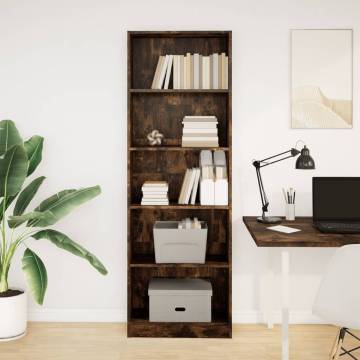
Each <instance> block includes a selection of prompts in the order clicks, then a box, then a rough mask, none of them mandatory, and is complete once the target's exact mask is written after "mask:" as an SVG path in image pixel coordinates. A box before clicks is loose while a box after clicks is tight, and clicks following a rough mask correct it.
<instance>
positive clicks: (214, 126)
mask: <svg viewBox="0 0 360 360" xmlns="http://www.w3.org/2000/svg"><path fill="white" fill-rule="evenodd" d="M184 129H217V123H209V122H202V123H186V124H184Z"/></svg>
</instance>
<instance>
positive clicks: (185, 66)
mask: <svg viewBox="0 0 360 360" xmlns="http://www.w3.org/2000/svg"><path fill="white" fill-rule="evenodd" d="M183 75H184V79H183V83H184V86H183V89H187V87H186V84H187V57H186V55H184V72H183Z"/></svg>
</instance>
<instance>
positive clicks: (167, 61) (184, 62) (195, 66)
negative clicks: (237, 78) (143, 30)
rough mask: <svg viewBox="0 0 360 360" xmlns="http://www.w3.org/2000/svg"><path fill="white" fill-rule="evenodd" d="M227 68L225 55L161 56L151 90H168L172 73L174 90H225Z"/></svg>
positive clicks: (226, 86) (188, 54)
mask: <svg viewBox="0 0 360 360" xmlns="http://www.w3.org/2000/svg"><path fill="white" fill-rule="evenodd" d="M228 67H229V64H228V57H227V56H226V55H225V53H221V54H217V53H215V54H212V55H210V56H203V55H200V54H190V53H187V54H186V55H165V56H164V55H161V56H159V60H158V63H157V66H156V70H155V74H154V78H153V82H152V85H151V88H152V89H168V88H169V85H170V77H171V73H172V85H173V88H174V89H227V88H228V77H229V75H228Z"/></svg>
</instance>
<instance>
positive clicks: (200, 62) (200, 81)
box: [199, 55, 203, 89]
mask: <svg viewBox="0 0 360 360" xmlns="http://www.w3.org/2000/svg"><path fill="white" fill-rule="evenodd" d="M202 58H203V56H202V55H199V89H201V88H202V67H203V65H202V63H203V60H202Z"/></svg>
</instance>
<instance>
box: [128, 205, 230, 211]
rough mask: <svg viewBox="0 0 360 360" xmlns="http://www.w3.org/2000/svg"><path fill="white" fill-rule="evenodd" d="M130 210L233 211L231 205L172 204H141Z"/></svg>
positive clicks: (131, 206)
mask: <svg viewBox="0 0 360 360" xmlns="http://www.w3.org/2000/svg"><path fill="white" fill-rule="evenodd" d="M129 207H130V209H175V210H181V209H190V210H191V209H192V210H229V209H231V206H230V205H180V204H170V205H141V204H131V205H130V206H129Z"/></svg>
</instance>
